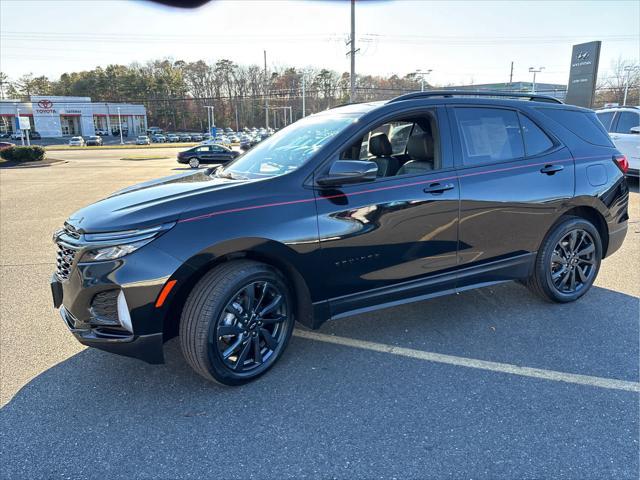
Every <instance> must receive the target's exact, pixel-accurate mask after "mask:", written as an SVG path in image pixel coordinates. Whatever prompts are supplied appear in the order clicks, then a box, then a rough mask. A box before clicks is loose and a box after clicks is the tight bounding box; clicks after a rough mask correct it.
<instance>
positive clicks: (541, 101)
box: [317, 90, 591, 115]
mask: <svg viewBox="0 0 640 480" xmlns="http://www.w3.org/2000/svg"><path fill="white" fill-rule="evenodd" d="M443 104H445V105H451V104H465V105H468V104H476V105H496V106H508V107H516V108H521V107H523V106H529V107H531V106H537V107H550V108H562V109H570V110H577V111H584V112H591V110H589V109H587V108H582V107H578V106H575V105H568V104H565V103H562V102H561V101H560V100H558V99H557V98H554V97H550V96H546V95H537V94H531V93H521V92H499V91H495V92H494V91H486V90H485V91H471V90H470V91H457V90H430V91H425V92H411V93H408V94H405V95H401V96H399V97H395V98H392V99H390V100H386V101H376V102H363V103H351V104H345V105H339V106H336V107H332V108H330V109H328V110H325V111H323V112H320V113H319V114H317V115H322V114H351V115H353V114H356V115H357V114H362V115H364V114H366V113H368V112H371V111H374V110H376V109H378V108H382V107H385V106H390V105H407V106H408V105H425V106H426V105H443Z"/></svg>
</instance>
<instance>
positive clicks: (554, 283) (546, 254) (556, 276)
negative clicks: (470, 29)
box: [524, 216, 602, 303]
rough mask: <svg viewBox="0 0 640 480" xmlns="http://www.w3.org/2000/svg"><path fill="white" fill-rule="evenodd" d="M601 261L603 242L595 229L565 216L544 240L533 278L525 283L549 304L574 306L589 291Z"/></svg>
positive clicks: (579, 219)
mask: <svg viewBox="0 0 640 480" xmlns="http://www.w3.org/2000/svg"><path fill="white" fill-rule="evenodd" d="M574 233H575V237H574ZM572 242H573V244H574V245H573V246H572ZM601 260H602V240H601V238H600V234H599V232H598V229H597V228H596V227H595V226H594V225H593V224H592V223H591V222H589V221H588V220H585V219H584V218H581V217H574V216H567V217H564V218H563V219H561V221H560V222H558V223H556V224H555V225H554V226H553V228H552V229H551V230H550V231H549V233H548V234H547V236H546V237H545V239H544V241H543V242H542V246H541V247H540V250H539V251H538V255H537V257H536V262H535V266H534V272H533V275H532V276H531V277H530V278H528V279H527V280H526V281H525V282H524V283H525V285H526V286H527V287H528V288H529V289H530V290H531V291H532V292H534V293H535V294H536V295H538V296H540V297H542V298H543V299H545V300H548V301H550V302H557V303H567V302H573V301H575V300H577V299H579V298H580V297H582V296H583V295H584V294H585V293H587V292H588V291H589V289H590V288H591V286H592V285H593V282H594V280H595V279H596V277H597V275H598V271H599V270H600V262H601ZM574 287H575V288H574Z"/></svg>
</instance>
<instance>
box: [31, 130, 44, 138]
mask: <svg viewBox="0 0 640 480" xmlns="http://www.w3.org/2000/svg"><path fill="white" fill-rule="evenodd" d="M29 138H30V139H31V140H40V139H42V136H41V135H40V134H39V133H38V132H36V131H35V130H29Z"/></svg>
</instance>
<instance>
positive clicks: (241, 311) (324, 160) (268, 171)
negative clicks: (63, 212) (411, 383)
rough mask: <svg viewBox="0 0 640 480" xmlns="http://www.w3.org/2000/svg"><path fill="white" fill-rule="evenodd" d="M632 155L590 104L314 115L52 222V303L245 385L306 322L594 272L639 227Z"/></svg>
mask: <svg viewBox="0 0 640 480" xmlns="http://www.w3.org/2000/svg"><path fill="white" fill-rule="evenodd" d="M625 165H626V160H625V159H624V157H623V156H622V155H620V153H619V152H618V151H617V150H616V149H615V147H614V146H613V144H612V143H611V140H610V139H609V136H608V135H607V132H606V131H605V130H604V128H603V127H602V124H601V123H600V122H599V121H598V119H597V118H596V116H595V114H594V112H592V111H590V110H586V109H582V108H577V107H572V106H568V105H564V104H562V103H560V102H558V101H557V100H555V99H552V98H549V97H542V96H527V95H517V94H497V93H491V94H487V93H478V92H474V93H470V92H465V93H462V92H455V91H433V92H424V93H412V94H408V95H404V96H401V97H398V98H395V99H393V100H390V101H385V102H376V103H364V104H351V105H346V106H342V107H338V108H334V109H330V110H327V111H325V112H322V113H319V114H317V115H312V116H309V117H307V118H304V119H302V120H300V121H298V122H296V123H294V124H292V125H290V126H289V127H287V128H285V129H283V130H281V131H279V132H278V133H276V134H275V135H273V136H272V137H270V138H268V139H266V140H264V141H263V142H261V143H260V144H258V145H257V146H256V147H255V148H253V149H252V150H249V151H248V152H246V153H245V154H243V155H241V156H240V157H238V158H237V159H235V160H234V161H233V162H231V163H229V164H228V165H226V166H224V167H218V168H217V169H216V168H209V169H206V170H204V169H201V170H198V171H196V172H188V173H183V174H180V175H176V176H171V177H167V178H163V179H159V180H155V181H150V182H147V183H143V184H140V185H136V186H133V187H130V188H126V189H124V190H121V191H119V192H116V193H114V194H113V195H111V196H110V197H108V198H106V199H104V200H101V201H99V202H97V203H94V204H93V205H89V206H88V207H86V208H83V209H82V210H80V211H78V212H76V213H74V214H73V215H72V216H71V217H70V218H69V219H68V220H67V222H66V223H65V225H64V228H63V229H62V230H60V231H58V232H56V234H55V242H56V243H57V247H58V258H57V262H58V263H57V271H56V272H55V274H54V276H53V279H52V283H51V286H52V291H53V297H54V304H55V306H56V307H60V312H61V314H62V317H63V319H64V321H65V322H66V324H67V326H68V327H69V329H70V330H71V331H72V332H73V334H74V335H75V336H76V338H77V339H78V340H79V341H80V342H81V343H83V344H85V345H90V346H93V347H98V348H102V349H104V350H108V351H111V352H115V353H120V354H123V355H129V356H132V357H137V358H141V359H143V360H146V361H147V362H150V363H160V362H162V361H163V353H162V351H163V350H162V344H163V342H164V341H166V340H167V339H169V338H171V337H173V336H176V335H179V336H180V343H181V346H182V350H183V352H184V355H185V357H186V359H187V361H188V362H189V364H190V365H191V366H192V367H193V368H194V369H195V370H196V371H197V372H198V373H200V374H201V375H203V376H204V377H206V378H208V379H213V380H217V381H219V382H222V383H225V384H229V385H236V384H241V383H244V382H246V381H248V380H251V379H254V378H256V377H257V376H259V375H261V374H263V373H264V372H265V371H266V370H268V369H269V368H270V367H271V366H273V364H274V363H275V362H276V361H277V360H278V358H279V357H280V356H281V355H282V352H283V351H284V349H285V348H286V346H287V342H288V341H289V338H290V336H291V333H292V330H293V327H294V322H295V321H298V322H300V323H301V324H303V325H305V326H307V327H310V328H314V329H315V328H319V327H320V326H321V325H322V324H323V322H325V321H327V320H329V319H338V318H342V317H346V316H349V315H352V314H356V313H362V312H368V311H372V310H374V309H378V308H385V307H392V306H394V305H398V304H401V303H406V302H414V301H418V300H424V299H427V298H431V297H435V296H438V295H444V294H448V293H453V292H458V291H461V290H466V289H470V288H475V287H480V286H485V285H491V284H496V283H499V282H505V281H509V280H519V281H521V282H523V283H525V284H526V285H527V286H529V287H530V288H531V290H533V291H534V292H535V293H537V294H539V295H540V296H542V297H543V298H545V299H548V300H550V301H553V302H570V301H574V300H576V299H578V298H579V297H581V296H582V295H584V294H585V293H586V292H587V291H588V290H589V288H590V287H591V285H592V283H593V281H594V279H595V277H596V275H597V273H598V269H599V267H600V261H601V259H602V258H604V257H606V256H608V255H611V254H612V253H613V252H615V251H616V250H617V249H618V248H619V247H620V245H621V244H622V242H623V240H624V237H625V234H626V231H627V219H628V215H627V203H628V188H627V184H626V181H625V178H624V173H623V169H624V167H625Z"/></svg>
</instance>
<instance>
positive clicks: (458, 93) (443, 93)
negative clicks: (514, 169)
mask: <svg viewBox="0 0 640 480" xmlns="http://www.w3.org/2000/svg"><path fill="white" fill-rule="evenodd" d="M432 97H443V98H452V97H505V98H527V99H529V100H530V101H532V102H546V103H560V104H562V103H563V102H562V101H560V100H558V99H557V98H554V97H550V96H548V95H537V94H535V93H520V92H504V91H490V90H479V91H478V90H428V91H426V92H411V93H406V94H404V95H400V96H399V97H395V98H392V99H391V100H389V101H388V102H387V103H393V102H399V101H402V100H411V99H414V98H432Z"/></svg>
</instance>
